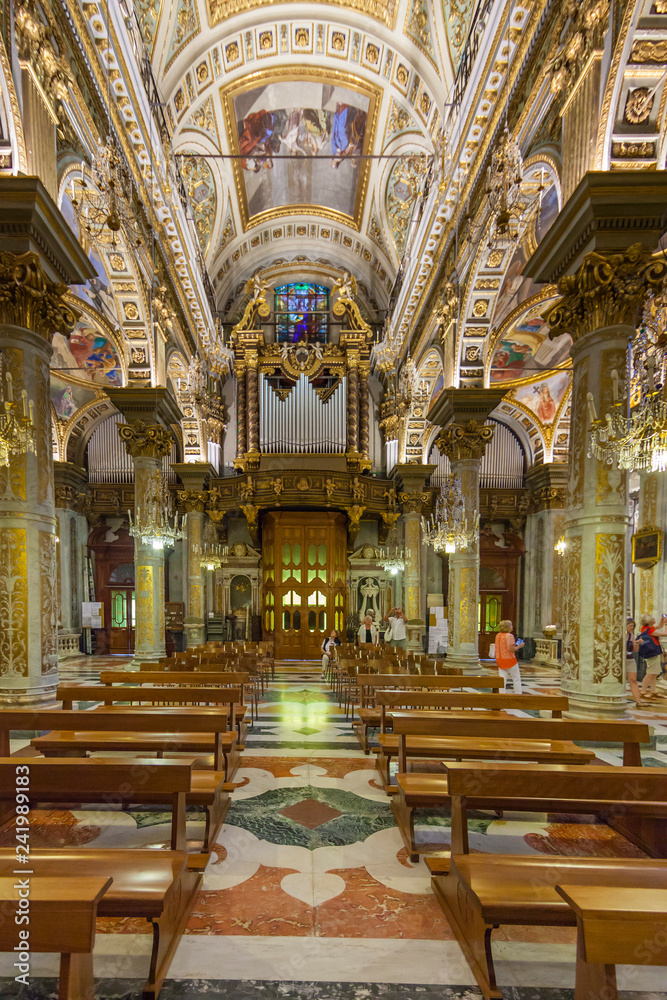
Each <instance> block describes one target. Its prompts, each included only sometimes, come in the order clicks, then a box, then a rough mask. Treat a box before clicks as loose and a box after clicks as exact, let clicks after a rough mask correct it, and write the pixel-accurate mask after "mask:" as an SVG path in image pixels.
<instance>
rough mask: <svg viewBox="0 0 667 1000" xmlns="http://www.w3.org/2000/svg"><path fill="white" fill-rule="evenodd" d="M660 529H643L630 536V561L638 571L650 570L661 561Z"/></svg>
mask: <svg viewBox="0 0 667 1000" xmlns="http://www.w3.org/2000/svg"><path fill="white" fill-rule="evenodd" d="M662 536H663V532H662V529H661V528H643V529H642V530H641V531H637V532H635V534H634V535H633V536H632V561H633V563H634V564H635V566H639V567H640V569H650V568H651V567H652V566H655V564H656V563H659V562H660V560H661V559H662Z"/></svg>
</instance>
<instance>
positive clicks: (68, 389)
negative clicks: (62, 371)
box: [51, 375, 95, 420]
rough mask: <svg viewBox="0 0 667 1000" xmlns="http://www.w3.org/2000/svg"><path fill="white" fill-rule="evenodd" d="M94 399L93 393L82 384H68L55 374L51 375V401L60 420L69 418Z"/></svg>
mask: <svg viewBox="0 0 667 1000" xmlns="http://www.w3.org/2000/svg"><path fill="white" fill-rule="evenodd" d="M93 399H95V393H94V392H92V391H91V390H90V389H86V388H84V386H82V385H70V384H69V383H68V382H66V381H65V380H64V379H62V378H59V377H58V376H57V375H51V402H52V403H53V408H54V410H55V411H56V413H57V415H58V416H59V417H60V419H61V420H69V418H70V417H72V416H74V414H75V413H76V411H77V410H80V409H81V407H82V406H85V405H86V403H90V402H91V400H93Z"/></svg>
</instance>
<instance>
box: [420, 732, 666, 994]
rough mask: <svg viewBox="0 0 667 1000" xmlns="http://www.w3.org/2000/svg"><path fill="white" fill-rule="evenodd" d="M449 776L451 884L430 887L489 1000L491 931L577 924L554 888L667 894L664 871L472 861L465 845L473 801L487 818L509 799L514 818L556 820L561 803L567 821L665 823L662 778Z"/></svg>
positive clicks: (568, 773)
mask: <svg viewBox="0 0 667 1000" xmlns="http://www.w3.org/2000/svg"><path fill="white" fill-rule="evenodd" d="M606 724H607V725H612V723H606ZM550 725H554V723H550ZM445 766H446V771H447V779H448V783H449V794H450V796H451V802H452V834H451V837H452V840H451V843H452V854H451V859H450V864H449V872H448V874H434V877H433V878H432V880H431V885H432V887H433V891H434V893H435V895H436V897H437V899H438V902H439V903H440V906H441V907H442V909H443V911H444V913H445V915H446V917H447V919H448V922H449V924H450V926H451V928H452V930H453V931H454V934H455V935H456V939H457V941H458V942H459V944H460V945H461V948H462V950H463V952H464V954H465V956H466V958H467V960H468V963H469V965H470V968H471V969H472V971H473V973H474V975H475V978H476V980H477V983H478V985H479V987H480V989H481V991H482V993H483V995H484V997H485V998H486V1000H492V998H493V1000H498V998H501V997H502V993H501V992H500V990H499V989H498V987H497V985H496V980H495V971H494V966H493V954H492V949H491V933H492V931H493V929H494V928H495V927H498V926H500V925H501V924H519V925H525V924H529V925H542V926H574V925H575V923H576V918H575V914H574V912H573V911H572V910H571V909H570V907H569V906H568V905H567V904H566V903H565V901H564V900H563V899H562V898H561V897H560V896H559V895H558V893H557V892H556V886H557V885H559V884H560V885H576V884H579V885H602V886H620V887H623V886H626V887H637V888H656V887H661V888H667V861H660V860H658V861H656V860H653V859H635V858H630V859H629V858H622V859H620V858H619V859H617V858H571V857H567V856H563V857H558V856H554V855H553V854H551V855H549V856H546V857H545V856H539V855H538V856H534V855H516V856H515V855H500V854H479V853H475V854H470V853H469V837H468V809H469V808H470V807H471V806H470V803H471V800H472V801H477V797H478V796H479V797H481V796H484V798H485V799H486V801H487V804H489V805H490V807H491V808H495V807H496V805H501V807H504V806H505V805H506V803H507V801H508V799H513V800H515V802H516V806H515V807H516V808H526V809H529V810H531V811H533V810H536V809H539V808H540V805H542V806H543V807H544V805H545V804H548V811H550V812H551V811H558V810H559V809H560V807H561V805H562V804H563V803H567V805H568V812H579V813H583V814H587V813H590V812H591V805H593V806H594V808H593V811H594V812H603V811H604V810H605V809H607V810H610V811H612V810H622V809H625V810H629V811H634V812H641V811H642V810H646V811H647V812H648V813H649V814H652V815H655V814H658V815H662V816H663V817H664V816H665V815H666V814H667V807H666V805H665V802H666V800H667V768H652V767H651V768H635V767H630V766H628V767H611V766H610V767H600V766H595V767H584V768H582V767H575V768H572V767H558V766H534V767H532V768H531V767H526V766H525V765H523V764H521V765H519V764H509V763H499V764H479V765H472V764H447V765H445ZM547 791H548V794H549V799H546V798H545V795H546V792H547ZM552 796H553V798H552ZM513 808H514V806H513ZM440 870H442V868H441V869H440Z"/></svg>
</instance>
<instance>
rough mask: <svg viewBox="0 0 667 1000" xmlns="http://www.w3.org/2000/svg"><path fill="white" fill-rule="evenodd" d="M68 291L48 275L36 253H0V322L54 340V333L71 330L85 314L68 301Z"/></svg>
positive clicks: (66, 332)
mask: <svg viewBox="0 0 667 1000" xmlns="http://www.w3.org/2000/svg"><path fill="white" fill-rule="evenodd" d="M68 291H69V288H68V286H67V285H64V284H62V283H60V282H57V283H56V282H53V281H49V280H48V279H47V278H46V277H45V275H44V271H43V270H42V265H41V263H40V260H39V256H38V255H37V254H36V253H33V252H32V251H28V252H26V253H21V254H13V253H0V323H5V324H7V325H8V326H20V327H23V328H24V329H26V330H33V331H34V332H35V333H38V334H39V335H40V337H43V338H44V340H48V342H49V343H51V338H52V336H53V334H54V333H62V334H65V335H66V334H68V333H70V332H71V331H72V330H73V329H74V327H75V326H76V322H77V320H78V319H79V317H80V316H81V313H80V312H78V311H77V310H76V309H72V308H71V306H69V305H67V304H66V303H65V302H64V299H63V297H64V295H65V294H66V293H67V292H68Z"/></svg>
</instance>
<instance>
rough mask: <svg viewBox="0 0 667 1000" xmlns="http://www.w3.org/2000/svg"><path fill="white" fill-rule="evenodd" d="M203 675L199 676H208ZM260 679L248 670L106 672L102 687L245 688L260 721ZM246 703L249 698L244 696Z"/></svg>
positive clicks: (104, 671)
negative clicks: (173, 685) (174, 685)
mask: <svg viewBox="0 0 667 1000" xmlns="http://www.w3.org/2000/svg"><path fill="white" fill-rule="evenodd" d="M204 674H205V677H203V676H199V675H204ZM256 680H257V679H256V678H253V677H251V675H250V674H249V673H248V672H247V671H239V670H207V669H206V668H200V669H199V670H168V671H162V670H143V671H139V670H102V672H101V673H100V684H106V685H112V684H137V685H141V686H143V685H144V684H157V685H159V686H160V687H168V686H170V685H172V684H176V685H180V684H185V685H187V686H189V687H195V686H197V687H198V686H199V685H202V686H204V687H216V686H218V685H220V686H221V687H239V686H240V687H242V688H243V689H244V692H246V693H247V695H248V696H249V700H250V703H251V709H252V710H253V711H252V712H251V714H254V717H255V718H258V711H257V708H258V694H259V689H258V684H257V682H256ZM244 700H245V697H244Z"/></svg>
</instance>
